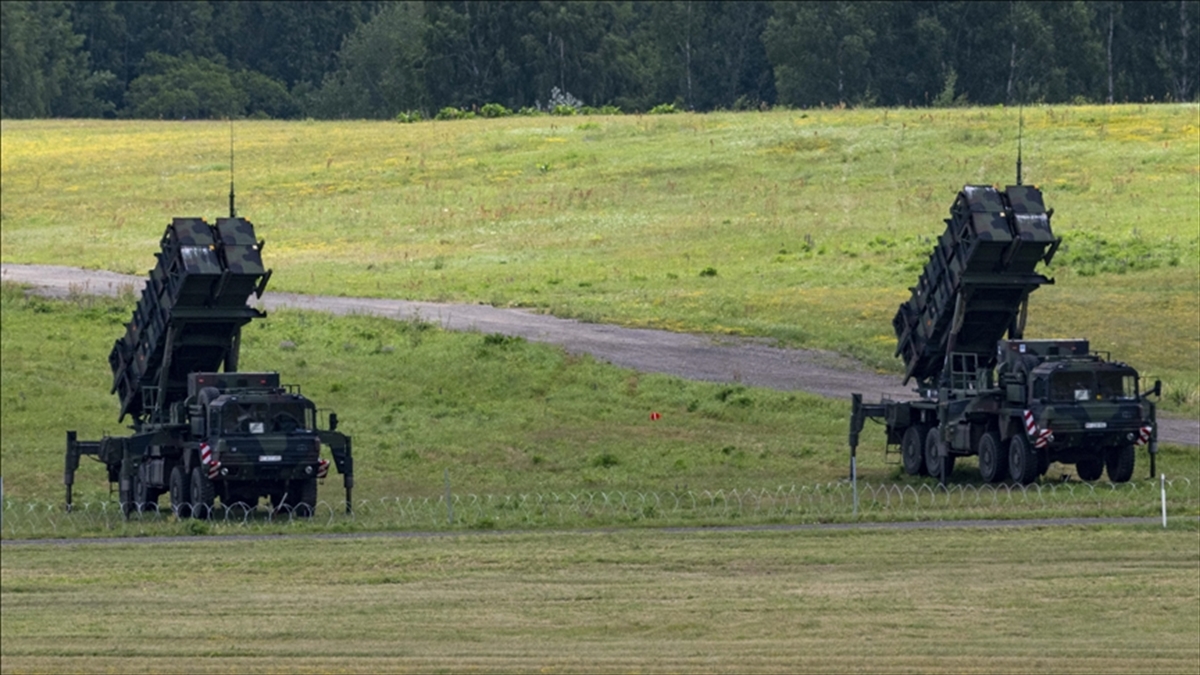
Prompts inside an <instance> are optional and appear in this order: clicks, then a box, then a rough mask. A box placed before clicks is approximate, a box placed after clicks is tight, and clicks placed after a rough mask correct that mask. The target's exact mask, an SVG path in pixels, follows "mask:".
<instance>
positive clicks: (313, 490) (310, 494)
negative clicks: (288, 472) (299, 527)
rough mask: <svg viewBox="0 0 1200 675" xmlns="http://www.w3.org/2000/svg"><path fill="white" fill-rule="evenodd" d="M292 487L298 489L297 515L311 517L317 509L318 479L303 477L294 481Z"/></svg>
mask: <svg viewBox="0 0 1200 675" xmlns="http://www.w3.org/2000/svg"><path fill="white" fill-rule="evenodd" d="M292 489H293V490H295V491H296V495H297V497H298V499H297V500H296V511H295V513H296V515H297V516H300V517H301V518H310V517H312V515H313V514H314V513H316V510H317V479H316V478H302V479H300V480H296V481H292Z"/></svg>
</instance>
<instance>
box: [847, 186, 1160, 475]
mask: <svg viewBox="0 0 1200 675" xmlns="http://www.w3.org/2000/svg"><path fill="white" fill-rule="evenodd" d="M1019 182H1020V181H1018V183H1019ZM1052 215H1053V209H1051V210H1047V209H1046V208H1045V206H1044V204H1043V201H1042V193H1041V192H1040V191H1039V190H1038V189H1037V188H1035V187H1032V186H1025V185H1019V184H1018V185H1016V186H1009V187H1007V188H1005V189H1004V190H999V189H997V188H994V187H991V186H980V185H968V186H965V187H964V188H963V189H962V191H961V192H959V194H958V197H957V198H956V199H955V201H954V204H953V206H952V207H951V208H950V218H948V219H946V221H945V222H946V231H945V232H944V233H943V234H942V235H941V237H940V238H939V239H938V242H937V244H936V245H935V247H934V250H933V252H932V253H931V254H930V256H929V261H928V262H927V263H926V265H925V269H924V272H923V273H922V274H921V277H920V279H919V280H918V282H917V285H916V286H913V287H911V288H910V291H911V293H912V295H911V297H910V298H909V300H908V301H906V302H905V303H903V304H902V305H900V308H899V310H898V311H897V312H896V316H895V317H894V318H893V319H892V327H893V329H894V330H895V333H896V341H897V346H896V355H897V356H900V357H901V358H902V359H903V360H904V364H905V380H904V381H905V384H907V383H908V382H909V381H912V380H915V381H916V385H917V386H916V389H915V392H916V393H917V394H918V396H919V398H917V399H916V400H912V401H890V400H883V401H881V402H880V403H877V404H868V403H863V401H862V396H861V395H859V394H855V395H854V397H853V407H852V414H851V420H850V446H851V453H852V456H853V452H854V449H855V448H856V447H857V445H858V438H859V433H860V432H861V430H862V427H863V423H864V422H865V420H866V419H868V418H877V419H880V420H882V421H883V423H884V424H885V427H886V432H887V441H886V443H887V446H886V449H885V452H888V453H890V452H892V448H895V447H897V446H898V447H899V455H900V460H901V462H902V464H903V466H904V470H905V471H906V472H907V473H909V474H911V475H914V476H916V475H920V476H935V477H938V478H939V479H940V480H942V481H943V482H944V481H945V480H946V478H947V477H948V476H949V475H950V473H951V471H952V470H953V467H954V462H955V460H956V459H957V458H958V457H964V456H970V455H977V456H978V457H979V471H980V473H981V474H982V476H983V478H984V480H987V481H989V482H1000V481H1003V480H1005V479H1011V480H1013V481H1015V482H1017V483H1021V484H1028V483H1031V482H1033V481H1035V480H1037V478H1038V477H1039V476H1041V475H1042V474H1044V473H1045V472H1046V470H1047V468H1048V467H1049V465H1050V463H1051V462H1062V463H1065V464H1074V465H1075V469H1076V472H1077V473H1078V475H1079V477H1080V478H1081V479H1083V480H1088V481H1092V480H1097V479H1099V478H1100V477H1101V475H1102V473H1103V472H1104V470H1105V469H1107V471H1108V478H1109V480H1110V481H1113V482H1116V483H1120V482H1125V481H1128V480H1129V479H1130V477H1131V476H1132V475H1133V469H1134V459H1135V457H1134V455H1135V447H1136V446H1137V445H1143V444H1149V452H1150V453H1151V457H1152V458H1153V456H1154V453H1155V452H1157V429H1156V424H1155V406H1154V403H1153V402H1152V401H1151V400H1149V396H1151V395H1154V396H1158V395H1159V394H1160V393H1161V384H1160V383H1159V382H1155V384H1154V387H1153V388H1151V389H1150V391H1148V392H1147V391H1143V390H1142V389H1141V383H1140V380H1139V377H1138V373H1137V371H1136V370H1134V369H1133V368H1131V367H1130V366H1128V365H1126V364H1124V363H1120V362H1114V361H1111V360H1110V359H1109V358H1108V357H1107V356H1102V355H1100V354H1097V353H1093V352H1091V351H1090V350H1089V345H1088V341H1087V340H1082V339H1080V340H1026V339H1024V337H1023V332H1024V328H1025V321H1026V316H1027V313H1028V306H1029V295H1030V293H1032V292H1033V291H1035V290H1037V288H1038V287H1040V286H1041V285H1043V284H1051V283H1054V281H1053V280H1052V279H1048V278H1046V277H1045V276H1043V275H1041V274H1038V273H1037V272H1036V270H1035V268H1036V266H1037V264H1038V263H1045V264H1047V265H1048V264H1049V263H1050V261H1051V259H1052V258H1053V257H1054V253H1055V251H1056V250H1057V249H1058V245H1059V243H1060V241H1061V240H1060V239H1058V238H1056V237H1055V236H1054V234H1053V232H1052V230H1051V228H1050V218H1051V216H1052ZM1006 333H1007V336H1006V335H1005V334H1006Z"/></svg>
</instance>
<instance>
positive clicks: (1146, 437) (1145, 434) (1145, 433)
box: [1137, 424, 1154, 445]
mask: <svg viewBox="0 0 1200 675" xmlns="http://www.w3.org/2000/svg"><path fill="white" fill-rule="evenodd" d="M1152 433H1154V427H1152V426H1150V425H1149V424H1147V425H1146V426H1144V427H1142V428H1141V429H1138V438H1137V444H1138V445H1145V444H1147V443H1149V442H1150V434H1152Z"/></svg>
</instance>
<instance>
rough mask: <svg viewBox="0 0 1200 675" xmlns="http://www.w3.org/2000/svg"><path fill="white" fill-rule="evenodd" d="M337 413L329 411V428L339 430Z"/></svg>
mask: <svg viewBox="0 0 1200 675" xmlns="http://www.w3.org/2000/svg"><path fill="white" fill-rule="evenodd" d="M337 422H338V420H337V413H332V412H331V413H329V430H330V431H337Z"/></svg>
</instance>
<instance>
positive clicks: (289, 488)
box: [63, 195, 354, 518]
mask: <svg viewBox="0 0 1200 675" xmlns="http://www.w3.org/2000/svg"><path fill="white" fill-rule="evenodd" d="M230 200H231V210H232V195H231V198H230ZM263 243H264V242H262V241H260V240H256V239H255V235H254V227H253V225H251V223H250V221H248V220H245V219H243V218H238V217H232V216H231V217H229V218H218V219H217V222H216V225H215V226H214V225H209V224H208V223H207V222H205V221H204V220H203V219H200V218H175V219H174V220H173V221H172V222H171V224H170V225H168V226H167V229H166V232H165V233H164V234H163V238H162V241H161V248H162V250H161V251H160V252H158V253H156V256H157V258H158V263H157V265H156V266H155V267H154V269H153V270H151V272H150V276H149V279H148V280H147V281H146V285H145V288H144V290H143V291H142V295H141V298H140V299H139V301H138V303H137V306H136V308H135V309H134V311H133V317H132V318H131V319H130V321H129V323H127V324H126V325H125V335H124V336H123V337H121V338H120V339H118V340H117V341H116V343H115V344H114V345H113V348H112V352H111V353H110V354H109V357H108V361H109V365H110V366H111V367H112V373H113V385H112V391H113V392H114V393H116V394H117V397H118V399H119V400H120V406H121V409H120V416H119V418H118V419H119V421H124V420H125V418H126V417H127V416H128V417H130V418H132V422H133V423H132V426H131V427H130V428H131V429H132V430H133V434H132V435H130V436H105V437H104V438H102V439H100V440H99V441H80V440H78V439H77V438H76V433H75V432H74V431H68V432H67V450H66V467H65V471H64V474H63V482H64V484H65V485H66V502H67V508H68V509H70V508H71V501H72V495H71V490H72V486H73V484H74V482H75V471H76V470H77V469H78V467H79V459H80V457H82V456H84V455H89V456H95V457H96V458H97V459H98V460H99V461H100V462H102V463H103V464H104V465H105V467H106V468H107V473H108V480H109V483H110V484H111V483H116V484H117V486H118V494H119V497H120V503H121V508H122V510H123V511H124V512H125V513H126V514H127V515H128V514H129V513H131V512H134V511H139V510H146V509H155V508H157V506H158V502H159V499H160V497H161V496H162V495H163V494H164V493H169V494H170V500H171V508H172V509H173V510H174V511H175V512H176V513H177V514H178V515H179V516H180V517H187V516H192V517H197V518H203V517H207V516H208V515H209V514H210V513H211V511H212V509H213V507H214V504H215V502H216V501H217V500H220V502H221V503H222V504H223V505H226V506H229V505H234V504H238V503H242V504H245V505H247V506H250V507H254V506H257V504H258V502H259V499H260V498H261V497H266V498H267V499H269V500H270V502H271V505H272V506H273V507H274V508H276V509H286V510H288V511H289V512H291V513H295V514H299V515H308V514H311V513H312V511H313V509H314V508H315V506H316V504H317V482H318V480H319V479H321V478H324V477H325V475H326V473H327V472H328V470H329V462H328V460H326V459H323V458H322V457H321V447H322V446H327V447H328V448H329V450H330V453H331V455H332V457H333V461H334V463H335V465H336V467H337V470H338V472H339V473H341V474H342V477H343V484H344V487H345V491H346V492H345V494H346V508H347V509H349V508H350V500H351V491H352V489H353V486H354V464H353V459H352V455H351V447H350V446H351V443H350V437H349V436H346V435H345V434H342V433H339V432H338V431H337V415H336V414H333V413H330V414H329V416H328V428H327V429H321V428H318V419H317V418H318V415H317V408H316V406H315V405H314V404H313V402H312V401H310V400H309V399H307V398H305V397H304V396H303V395H302V394H301V393H300V389H299V387H297V386H295V385H287V386H285V385H282V384H281V383H280V378H279V374H278V373H270V372H267V373H261V372H239V371H238V355H239V351H240V346H241V331H242V327H243V326H245V325H246V324H248V323H249V322H250V321H252V320H253V319H256V318H261V317H264V316H265V314H264V313H263V312H261V311H259V310H257V309H255V308H252V307H250V306H248V305H247V300H248V299H249V296H250V294H251V293H253V294H255V295H256V296H258V297H261V296H262V292H263V289H264V288H265V287H266V285H267V281H268V280H269V279H270V277H271V272H270V270H264V268H263V263H262V257H261V255H262V248H263ZM222 365H223V366H224V368H223V372H221V371H222V368H221V367H222Z"/></svg>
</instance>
